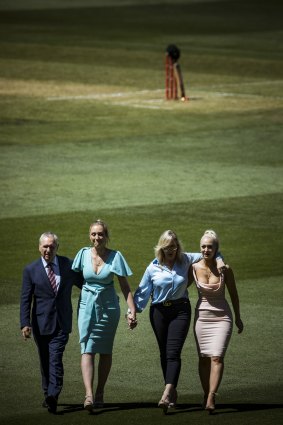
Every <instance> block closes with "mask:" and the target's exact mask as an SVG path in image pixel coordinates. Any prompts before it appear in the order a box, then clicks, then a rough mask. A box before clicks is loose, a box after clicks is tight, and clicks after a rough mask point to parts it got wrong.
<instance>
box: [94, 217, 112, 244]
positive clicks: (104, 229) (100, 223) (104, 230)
mask: <svg viewBox="0 0 283 425" xmlns="http://www.w3.org/2000/svg"><path fill="white" fill-rule="evenodd" d="M96 225H99V226H102V227H103V232H104V234H105V238H106V241H107V243H108V242H109V241H110V236H109V230H108V226H107V224H106V223H105V221H102V220H100V218H98V219H97V220H96V221H94V222H93V223H91V225H90V226H89V233H90V231H91V228H92V227H93V226H96Z"/></svg>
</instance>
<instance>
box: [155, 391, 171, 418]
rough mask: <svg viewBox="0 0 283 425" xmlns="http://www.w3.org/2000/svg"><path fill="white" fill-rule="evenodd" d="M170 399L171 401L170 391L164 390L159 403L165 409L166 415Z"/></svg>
mask: <svg viewBox="0 0 283 425" xmlns="http://www.w3.org/2000/svg"><path fill="white" fill-rule="evenodd" d="M169 404H170V401H169V393H168V392H166V393H165V392H164V393H163V395H162V398H161V400H160V401H159V403H158V407H160V408H161V409H162V410H163V413H164V415H166V413H167V410H168V407H169Z"/></svg>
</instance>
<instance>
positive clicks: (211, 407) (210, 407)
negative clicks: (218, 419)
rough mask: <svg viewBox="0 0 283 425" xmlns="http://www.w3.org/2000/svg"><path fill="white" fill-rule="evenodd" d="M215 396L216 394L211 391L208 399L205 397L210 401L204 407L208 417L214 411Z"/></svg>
mask: <svg viewBox="0 0 283 425" xmlns="http://www.w3.org/2000/svg"><path fill="white" fill-rule="evenodd" d="M215 396H216V393H214V392H212V391H211V392H209V394H208V397H207V400H209V399H210V402H208V401H207V403H206V406H205V410H207V411H208V413H209V414H210V415H211V414H212V413H213V412H214V410H215Z"/></svg>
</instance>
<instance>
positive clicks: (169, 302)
mask: <svg viewBox="0 0 283 425" xmlns="http://www.w3.org/2000/svg"><path fill="white" fill-rule="evenodd" d="M188 302H189V300H188V298H178V299H177V300H167V301H164V302H163V303H157V304H153V305H160V306H163V307H171V306H172V305H180V304H188Z"/></svg>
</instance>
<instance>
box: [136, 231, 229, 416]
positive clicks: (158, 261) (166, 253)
mask: <svg viewBox="0 0 283 425" xmlns="http://www.w3.org/2000/svg"><path fill="white" fill-rule="evenodd" d="M155 255H156V258H155V259H154V260H153V261H152V262H151V263H150V264H149V266H148V267H147V269H146V271H145V273H144V275H143V278H142V280H141V282H140V284H139V287H138V289H137V290H136V292H135V294H134V302H135V305H136V309H137V312H141V311H143V310H144V308H145V307H146V305H147V303H148V301H149V299H150V298H151V306H150V322H151V326H152V328H153V331H154V333H155V336H156V339H157V343H158V346H159V351H160V361H161V368H162V372H163V377H164V382H165V389H164V392H163V395H162V397H161V400H160V401H159V403H158V406H159V407H161V408H162V409H163V411H164V413H166V412H167V409H168V408H170V407H175V405H176V401H177V390H176V388H177V384H178V379H179V375H180V370H181V351H182V348H183V345H184V342H185V339H186V336H187V334H188V331H189V326H190V321H191V306H190V301H189V298H188V289H187V288H188V286H189V282H188V272H189V268H190V266H191V265H192V263H195V262H197V261H199V260H201V258H202V254H200V253H186V252H183V249H182V246H181V243H180V241H179V239H178V237H177V235H176V233H175V232H173V231H172V230H166V231H165V232H164V233H163V234H162V235H161V236H160V238H159V241H158V244H157V246H156V247H155ZM223 264H224V263H223V262H222V260H221V259H220V265H223Z"/></svg>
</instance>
